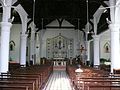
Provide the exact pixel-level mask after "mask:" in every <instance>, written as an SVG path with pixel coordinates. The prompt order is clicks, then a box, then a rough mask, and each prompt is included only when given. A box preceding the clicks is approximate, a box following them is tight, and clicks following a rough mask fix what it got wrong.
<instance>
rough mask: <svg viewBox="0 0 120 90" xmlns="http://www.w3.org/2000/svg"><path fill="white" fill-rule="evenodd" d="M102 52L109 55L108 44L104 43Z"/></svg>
mask: <svg viewBox="0 0 120 90" xmlns="http://www.w3.org/2000/svg"><path fill="white" fill-rule="evenodd" d="M104 52H105V53H110V44H109V43H108V42H106V43H105V45H104Z"/></svg>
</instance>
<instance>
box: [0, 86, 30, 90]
mask: <svg viewBox="0 0 120 90" xmlns="http://www.w3.org/2000/svg"><path fill="white" fill-rule="evenodd" d="M0 90H29V87H28V86H19V85H18V86H17V85H16V86H11V85H0Z"/></svg>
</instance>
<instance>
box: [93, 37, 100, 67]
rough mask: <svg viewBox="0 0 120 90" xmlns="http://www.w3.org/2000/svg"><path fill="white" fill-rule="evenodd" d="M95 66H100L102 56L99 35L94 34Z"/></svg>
mask: <svg viewBox="0 0 120 90" xmlns="http://www.w3.org/2000/svg"><path fill="white" fill-rule="evenodd" d="M93 40H94V67H95V68H98V67H99V65H100V57H99V36H97V35H94V36H93Z"/></svg>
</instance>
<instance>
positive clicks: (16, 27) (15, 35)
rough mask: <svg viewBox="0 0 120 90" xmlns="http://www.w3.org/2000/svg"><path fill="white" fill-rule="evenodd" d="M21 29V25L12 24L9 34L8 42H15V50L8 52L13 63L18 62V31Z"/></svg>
mask: <svg viewBox="0 0 120 90" xmlns="http://www.w3.org/2000/svg"><path fill="white" fill-rule="evenodd" d="M21 29H22V27H21V24H13V25H12V28H11V33H10V41H11V40H12V41H14V42H15V50H14V51H11V52H10V57H11V58H12V60H13V61H17V62H19V56H20V31H21Z"/></svg>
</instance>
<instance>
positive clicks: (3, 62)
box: [0, 22, 12, 72]
mask: <svg viewBox="0 0 120 90" xmlns="http://www.w3.org/2000/svg"><path fill="white" fill-rule="evenodd" d="M11 26H12V24H11V23H9V22H1V47H0V49H1V53H0V54H1V55H0V72H7V71H8V68H9V65H8V62H9V42H10V40H9V39H10V28H11Z"/></svg>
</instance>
